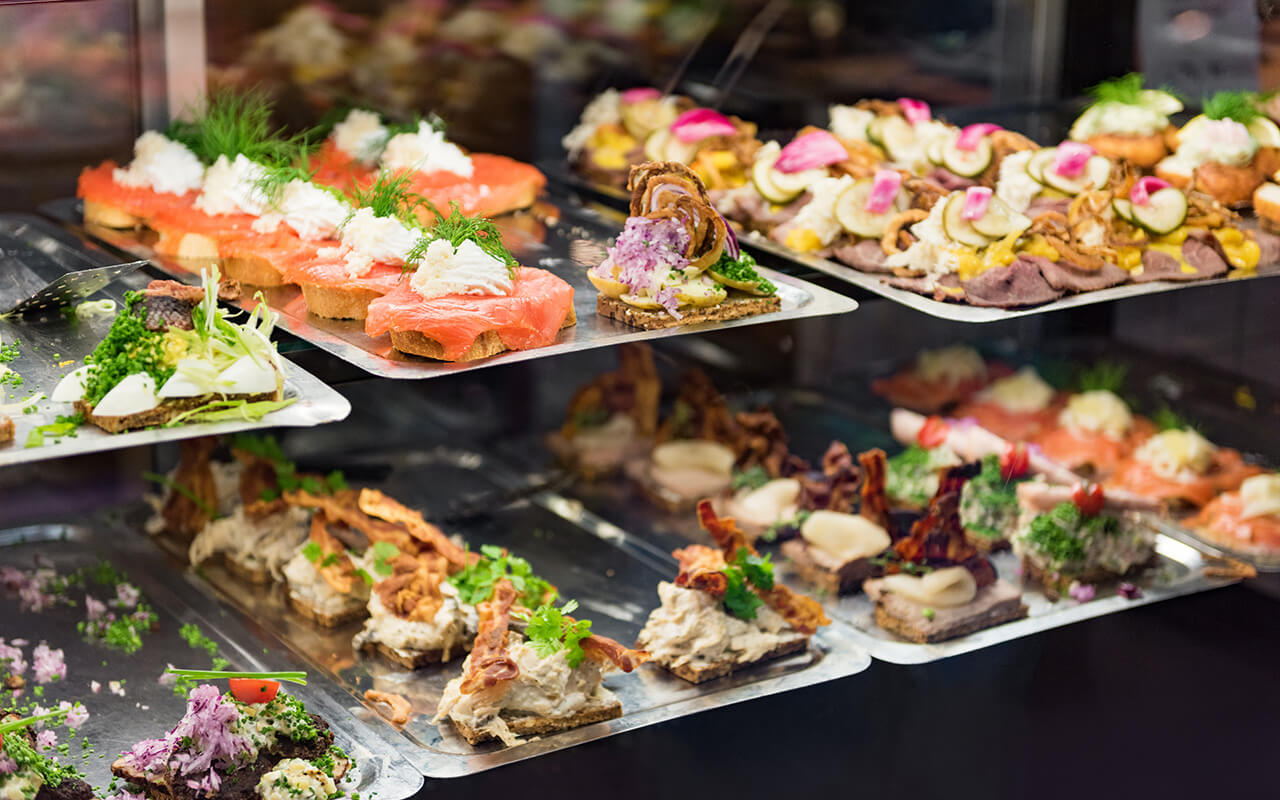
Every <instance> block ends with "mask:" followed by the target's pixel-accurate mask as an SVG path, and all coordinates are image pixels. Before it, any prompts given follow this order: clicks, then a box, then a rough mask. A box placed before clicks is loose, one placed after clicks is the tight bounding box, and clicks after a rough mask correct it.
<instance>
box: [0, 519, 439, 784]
mask: <svg viewBox="0 0 1280 800" xmlns="http://www.w3.org/2000/svg"><path fill="white" fill-rule="evenodd" d="M37 558H38V559H39V563H40V565H41V566H51V567H53V568H55V569H56V570H58V572H59V573H60V574H65V573H68V572H71V571H73V570H75V569H78V568H80V567H90V566H93V565H95V564H97V563H99V562H100V561H102V560H103V559H106V560H108V561H110V562H111V563H112V564H114V565H115V566H116V568H117V569H121V570H123V571H124V572H126V573H127V574H128V577H129V580H130V581H131V582H132V583H134V584H136V585H137V586H138V588H139V589H141V590H142V593H143V595H144V596H145V597H146V599H147V600H148V601H149V602H150V603H151V605H152V606H153V607H154V609H155V611H156V613H157V615H158V616H159V628H158V629H157V630H155V631H153V632H152V633H150V634H148V635H147V636H146V637H145V638H144V640H143V646H142V649H141V650H139V651H138V652H137V653H135V654H133V655H131V656H126V655H125V654H123V653H122V652H120V651H119V650H111V649H108V648H106V647H104V646H102V645H98V644H93V643H90V642H87V641H85V640H84V639H83V638H81V636H80V634H79V633H77V631H76V623H77V622H79V621H80V620H82V619H84V609H83V608H82V607H79V606H77V607H71V606H66V605H58V606H55V607H54V608H52V609H48V610H46V611H44V612H41V613H38V614H36V613H24V612H21V611H19V606H18V601H17V598H16V597H14V596H13V595H12V594H11V593H4V592H0V609H3V610H2V611H0V618H2V619H3V620H4V625H3V631H2V632H3V634H4V637H5V638H6V639H10V640H12V639H14V638H24V639H27V640H28V641H29V642H30V643H31V645H35V644H37V643H39V642H40V641H42V640H43V641H47V642H48V643H49V646H50V647H53V648H61V649H62V650H63V651H64V653H65V659H66V664H67V677H66V680H64V681H58V682H55V683H51V684H48V685H46V686H45V687H44V688H45V692H46V694H45V695H44V697H43V698H42V699H41V701H40V702H41V703H42V704H43V705H45V706H51V705H53V704H54V701H58V700H71V701H75V700H79V701H81V702H83V703H84V704H85V706H86V708H87V709H88V710H89V714H90V716H89V719H88V721H87V722H86V723H85V724H84V726H83V727H82V728H81V733H82V734H84V737H85V739H87V740H88V741H89V742H91V743H92V745H93V747H94V749H95V751H96V753H95V754H92V755H90V756H89V757H87V758H82V757H81V750H80V748H79V747H74V748H72V750H71V752H70V753H69V754H68V755H65V756H62V757H61V758H62V760H63V762H64V763H69V764H70V765H72V766H74V767H76V768H77V769H79V770H80V771H82V772H84V773H85V775H86V778H87V780H88V781H89V782H90V783H91V784H93V785H94V786H95V787H97V790H98V791H97V794H98V795H99V796H106V795H107V794H109V792H107V791H105V787H106V786H107V784H108V783H109V782H110V781H111V774H110V764H111V761H112V760H113V759H114V757H115V756H116V754H118V753H120V752H123V751H124V750H127V749H128V748H130V747H132V746H133V745H134V743H136V742H138V741H140V740H142V739H147V738H152V737H155V736H159V735H161V734H163V733H164V732H165V731H167V730H169V728H171V727H172V726H173V724H174V723H175V722H177V721H178V719H179V718H180V717H181V716H182V713H183V709H184V708H185V700H184V699H183V698H181V697H178V696H176V695H174V693H173V689H172V688H171V687H168V686H164V685H161V684H160V683H159V682H158V681H157V678H158V677H159V676H160V673H161V672H162V671H163V670H164V667H165V665H166V664H174V665H176V666H189V667H193V668H197V669H199V668H203V667H207V666H208V661H209V656H208V655H207V654H206V653H205V652H203V651H200V650H194V649H192V648H191V647H190V646H189V645H188V644H187V643H186V642H185V641H184V640H183V639H182V638H181V637H180V636H179V635H178V629H179V627H180V626H182V625H183V624H186V623H193V624H196V625H198V626H200V629H201V630H202V631H203V632H204V633H205V635H207V636H209V637H210V638H211V639H213V640H214V641H215V642H217V643H218V646H219V649H220V652H221V654H222V655H223V656H224V657H225V658H227V659H228V660H229V661H230V662H231V666H230V669H237V670H255V671H257V670H280V669H299V668H303V665H301V664H299V663H298V662H297V661H295V660H293V659H291V658H290V657H289V655H288V653H287V651H285V650H283V649H282V648H280V647H279V646H278V645H277V643H276V642H274V641H273V640H271V639H269V638H264V637H261V636H259V635H256V632H255V629H254V628H253V626H252V625H249V626H246V625H245V624H243V621H242V620H241V619H240V618H238V617H237V616H236V615H235V614H231V613H228V612H226V611H225V610H223V609H221V608H220V607H219V605H218V603H217V602H216V601H215V600H214V599H213V597H212V596H211V594H210V593H209V592H208V591H207V590H204V587H202V586H201V585H200V583H199V582H198V581H196V580H194V579H192V578H190V577H188V576H184V575H183V574H182V573H181V571H180V570H177V569H175V568H174V566H173V565H172V564H168V563H166V562H165V560H164V559H163V558H161V557H160V555H159V553H157V552H156V551H155V548H154V547H153V546H152V545H151V543H149V542H147V541H145V540H144V538H143V537H141V536H138V535H136V534H135V535H131V536H119V535H117V534H116V532H115V531H114V530H112V529H111V528H110V527H109V526H107V525H99V524H95V523H90V524H73V525H66V526H64V525H39V526H31V527H26V528H15V529H10V530H6V531H0V563H3V564H6V565H9V566H14V567H20V568H24V569H31V568H33V567H34V566H35V565H36V564H35V562H36V559H37ZM29 652H30V651H29V650H28V653H29ZM122 679H123V681H124V687H123V688H124V692H125V694H124V696H123V697H121V696H117V695H115V694H112V693H111V692H110V691H109V689H108V682H110V681H117V680H122ZM95 680H96V681H98V682H99V683H100V684H101V690H100V691H99V692H98V693H96V694H95V693H94V692H92V690H91V689H90V686H89V683H90V681H95ZM327 683H328V682H327V681H325V680H323V679H320V680H315V679H314V677H313V679H312V680H311V681H310V682H309V683H308V685H306V686H290V687H289V689H288V691H290V692H292V693H293V694H295V695H296V696H298V697H299V698H300V699H301V700H302V701H303V702H304V703H305V704H306V705H307V707H308V708H309V709H310V710H311V711H313V712H315V713H317V714H319V715H320V716H322V717H323V718H324V719H325V720H326V721H327V722H328V723H329V725H330V727H332V728H333V732H334V739H335V740H336V741H337V743H338V744H339V745H340V746H341V747H342V748H343V749H344V750H346V751H347V752H348V753H349V754H350V755H351V756H352V758H353V759H354V760H355V762H356V765H357V767H356V770H355V771H354V773H353V776H352V778H350V779H349V780H348V782H346V783H345V784H344V787H345V788H346V789H347V791H348V792H352V791H358V792H359V793H360V794H361V795H364V796H366V797H370V796H372V797H377V798H380V800H403V798H408V797H412V796H413V795H415V794H417V792H418V790H419V789H421V787H422V783H423V781H422V777H421V776H420V775H419V774H418V773H417V771H415V770H414V769H413V768H412V767H411V766H410V765H409V764H408V763H407V762H406V761H405V760H404V758H403V756H401V755H400V754H399V753H397V752H396V749H395V747H394V746H393V743H394V739H395V738H396V737H395V736H394V734H392V733H391V732H390V731H388V730H386V728H385V726H382V725H377V724H375V725H369V724H367V723H366V722H364V721H361V720H360V719H357V718H356V717H355V716H353V715H352V714H351V713H350V711H349V710H348V709H347V708H346V707H345V705H344V699H343V697H342V695H340V694H338V693H336V692H335V691H333V687H332V686H330V685H326V684H327ZM24 701H25V698H24ZM84 752H86V753H88V752H89V751H84Z"/></svg>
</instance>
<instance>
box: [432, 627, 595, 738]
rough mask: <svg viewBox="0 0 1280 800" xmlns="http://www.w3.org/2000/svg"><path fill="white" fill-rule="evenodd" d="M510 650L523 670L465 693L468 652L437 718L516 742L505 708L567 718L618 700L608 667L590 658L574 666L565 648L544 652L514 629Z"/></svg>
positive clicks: (512, 656)
mask: <svg viewBox="0 0 1280 800" xmlns="http://www.w3.org/2000/svg"><path fill="white" fill-rule="evenodd" d="M510 636H511V638H512V641H511V644H510V646H509V648H508V651H507V652H508V654H509V655H510V657H511V658H512V659H513V660H514V661H515V662H516V666H517V667H518V668H519V671H520V674H519V675H517V676H516V677H515V678H514V679H512V680H510V681H505V682H503V683H500V684H498V685H497V686H494V687H493V688H491V689H481V690H480V691H478V692H474V693H472V694H463V693H462V692H461V685H462V681H463V677H464V676H466V675H467V674H468V673H469V671H470V667H471V657H470V656H467V659H466V661H464V662H463V665H462V675H461V676H459V677H456V678H454V679H452V680H450V681H449V683H448V685H447V686H445V688H444V694H443V695H442V696H441V698H440V706H439V710H438V711H437V713H436V717H435V720H433V722H438V721H439V720H441V719H444V718H445V717H448V718H450V719H452V720H455V721H457V722H461V723H463V724H464V725H467V726H468V727H471V728H474V729H475V730H477V731H483V732H487V733H489V734H491V735H493V736H495V737H497V738H498V739H500V740H501V741H502V743H503V744H505V745H507V746H511V745H513V744H516V743H517V742H518V741H519V739H518V737H517V736H516V735H515V734H514V733H512V731H511V729H510V728H509V727H508V726H507V723H506V721H505V720H503V718H502V716H501V715H502V714H503V712H507V713H509V714H514V715H520V716H534V717H568V716H572V715H573V714H576V713H578V712H579V711H582V710H583V709H585V708H589V707H592V706H600V705H605V704H609V703H613V702H615V701H616V700H617V697H616V696H615V695H614V694H613V692H611V691H609V690H608V689H606V688H605V687H604V669H603V668H602V667H601V665H600V664H599V663H597V662H595V661H593V660H592V659H590V658H584V659H583V660H582V662H581V663H579V664H578V666H576V667H570V666H569V661H568V657H567V655H566V651H565V650H559V651H557V652H556V653H553V654H552V655H550V656H546V657H543V656H540V655H538V653H537V651H536V650H534V649H533V648H532V647H531V646H529V645H528V644H526V643H525V642H523V641H520V640H519V635H518V634H514V633H513V634H510Z"/></svg>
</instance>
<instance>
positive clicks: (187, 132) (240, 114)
mask: <svg viewBox="0 0 1280 800" xmlns="http://www.w3.org/2000/svg"><path fill="white" fill-rule="evenodd" d="M273 110H274V103H273V102H272V100H271V98H270V97H269V96H268V95H267V94H266V92H264V91H262V90H261V89H251V90H249V91H244V92H241V91H236V90H234V89H226V88H223V89H217V90H215V91H213V92H212V93H210V95H209V97H208V99H207V101H206V104H205V109H204V112H203V113H202V114H200V115H199V116H197V117H196V118H195V119H194V120H192V121H185V120H174V121H173V122H171V123H170V124H169V127H168V129H167V130H166V131H165V135H166V136H168V137H169V138H170V139H174V140H175V141H178V142H181V143H182V144H184V145H186V146H187V147H188V148H190V150H191V152H193V153H195V154H196V156H197V157H198V158H199V159H200V160H201V161H203V162H204V163H206V164H212V163H213V162H214V161H217V160H218V156H226V157H227V158H229V159H234V158H235V157H236V156H237V155H240V154H244V156H245V158H248V159H250V160H251V161H256V162H258V163H259V164H263V165H268V166H270V165H276V164H284V163H289V162H290V160H291V159H292V158H293V157H294V156H295V155H296V154H297V153H298V151H299V149H300V148H303V147H305V144H306V142H307V139H308V137H307V134H305V133H303V134H298V135H296V136H291V137H290V136H285V131H284V128H273V127H272V124H271V114H272V111H273Z"/></svg>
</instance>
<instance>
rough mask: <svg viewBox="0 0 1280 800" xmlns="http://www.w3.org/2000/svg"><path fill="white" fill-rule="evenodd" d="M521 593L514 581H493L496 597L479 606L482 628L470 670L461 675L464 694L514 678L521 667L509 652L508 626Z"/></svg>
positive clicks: (472, 654)
mask: <svg viewBox="0 0 1280 800" xmlns="http://www.w3.org/2000/svg"><path fill="white" fill-rule="evenodd" d="M518 597H519V594H518V593H517V592H516V589H515V587H514V586H512V585H511V581H509V580H507V579H506V578H503V579H502V580H500V581H498V582H497V583H496V584H494V587H493V597H491V598H490V599H489V600H487V601H485V602H483V603H481V604H480V605H479V606H478V609H479V611H480V632H479V633H477V634H476V641H475V644H473V645H472V646H471V656H470V660H469V661H468V665H467V673H466V674H465V675H463V676H462V683H461V685H460V686H459V687H458V690H459V691H460V692H462V694H475V693H476V692H478V691H480V690H481V689H491V688H493V687H494V686H497V685H498V684H500V683H502V682H503V681H510V680H515V678H516V677H518V676H519V675H520V667H519V666H518V665H517V664H516V662H515V659H513V658H512V657H511V654H510V653H508V652H507V628H508V627H509V626H510V625H511V607H512V606H513V605H515V602H516V599H517V598H518Z"/></svg>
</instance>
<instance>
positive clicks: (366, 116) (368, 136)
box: [330, 108, 391, 164]
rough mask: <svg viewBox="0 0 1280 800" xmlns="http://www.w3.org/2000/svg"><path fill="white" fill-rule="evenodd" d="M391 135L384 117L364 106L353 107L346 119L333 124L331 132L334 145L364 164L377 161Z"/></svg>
mask: <svg viewBox="0 0 1280 800" xmlns="http://www.w3.org/2000/svg"><path fill="white" fill-rule="evenodd" d="M390 136H391V132H390V131H388V130H387V126H385V125H383V124H382V119H381V118H380V117H379V116H378V115H377V114H376V113H374V112H372V111H365V110H364V109H362V108H353V109H351V111H350V112H348V113H347V117H346V119H344V120H342V122H339V123H338V124H337V125H335V126H333V133H332V134H330V137H331V138H332V139H333V145H334V147H336V148H338V149H339V150H341V151H342V152H344V153H346V154H347V155H349V156H351V157H352V158H354V159H355V160H356V161H359V162H361V163H362V164H373V163H375V162H377V160H378V156H379V155H381V154H382V148H383V147H385V146H386V144H387V139H389V138H390Z"/></svg>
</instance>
